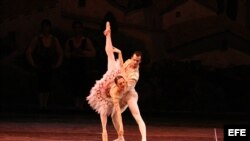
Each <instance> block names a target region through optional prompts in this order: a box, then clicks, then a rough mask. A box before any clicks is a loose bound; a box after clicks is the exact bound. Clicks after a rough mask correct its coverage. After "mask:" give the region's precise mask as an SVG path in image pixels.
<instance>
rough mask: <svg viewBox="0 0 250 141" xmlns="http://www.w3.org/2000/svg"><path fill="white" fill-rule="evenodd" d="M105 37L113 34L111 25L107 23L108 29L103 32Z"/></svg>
mask: <svg viewBox="0 0 250 141" xmlns="http://www.w3.org/2000/svg"><path fill="white" fill-rule="evenodd" d="M103 33H104V35H105V36H107V35H109V34H110V33H111V28H110V23H109V22H106V29H105V31H104V32H103Z"/></svg>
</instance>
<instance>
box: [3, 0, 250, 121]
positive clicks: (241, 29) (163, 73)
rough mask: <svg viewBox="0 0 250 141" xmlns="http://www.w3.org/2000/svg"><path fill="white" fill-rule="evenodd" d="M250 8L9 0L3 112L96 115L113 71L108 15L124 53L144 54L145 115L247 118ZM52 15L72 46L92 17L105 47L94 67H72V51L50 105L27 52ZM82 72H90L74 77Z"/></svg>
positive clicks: (154, 1) (90, 29)
mask: <svg viewBox="0 0 250 141" xmlns="http://www.w3.org/2000/svg"><path fill="white" fill-rule="evenodd" d="M249 4H250V2H249V0H246V1H245V0H223V1H219V0H177V1H174V0H170V1H160V0H136V1H129V0H127V1H126V0H125V1H123V2H121V1H118V0H104V1H98V0H94V1H92V0H78V1H70V0H62V1H58V0H38V1H36V2H30V1H28V0H23V1H19V0H2V1H1V4H0V5H1V6H0V9H1V19H0V26H1V27H0V28H1V36H0V55H1V56H0V57H1V58H0V59H1V60H0V61H1V64H0V65H1V69H0V78H1V85H0V113H1V114H2V115H8V114H10V115H11V114H22V115H23V114H24V115H25V114H36V113H37V114H38V113H44V114H59V115H60V114H62V115H63V114H79V115H81V114H93V113H94V111H92V110H91V109H90V107H89V106H88V104H87V103H86V100H85V98H86V96H87V95H88V91H89V90H90V88H91V87H92V86H93V84H94V83H95V80H98V79H100V78H101V77H102V75H103V73H104V72H105V69H106V58H105V57H106V56H105V53H104V43H105V42H104V37H103V34H102V31H103V25H104V23H105V20H110V21H111V24H112V25H111V26H112V37H113V42H114V45H115V46H117V47H118V48H120V49H121V50H122V51H123V53H124V58H126V59H127V58H128V57H129V55H130V54H131V53H132V52H133V51H135V50H142V52H143V55H144V56H143V62H142V64H141V67H140V80H139V82H138V84H137V86H136V90H137V91H138V93H139V101H138V103H139V106H140V109H141V112H142V114H144V115H162V116H163V115H168V116H173V115H174V116H178V117H182V116H183V115H185V116H197V117H198V116H202V117H208V118H233V119H237V120H242V119H244V120H247V117H249V108H248V107H249V106H250V32H249V31H250V26H249V25H250V21H249V19H250V12H249V11H250V5H249ZM43 19H49V20H50V21H51V22H52V28H53V29H52V34H53V35H54V36H56V37H57V38H58V40H59V42H60V45H61V48H62V50H63V51H65V46H66V41H67V39H68V38H69V37H71V35H72V32H73V31H72V29H71V23H72V21H75V20H78V21H81V22H82V23H83V27H84V30H83V32H84V36H86V37H88V38H89V39H90V41H91V43H92V45H93V47H94V48H95V50H96V56H95V57H93V58H91V59H90V60H89V62H88V63H89V64H90V65H89V66H88V68H81V67H80V66H79V68H78V67H75V68H73V67H71V65H70V63H69V60H68V59H67V58H66V57H65V52H64V55H63V58H64V59H63V62H62V64H61V65H60V67H58V68H57V69H54V70H53V73H52V77H51V80H49V86H50V88H51V89H50V94H49V96H48V101H47V104H46V106H44V105H41V97H40V92H39V86H40V83H39V77H38V74H37V71H36V69H34V68H32V67H31V66H30V65H29V63H28V61H27V56H26V52H27V48H28V46H29V44H30V42H31V40H32V38H33V37H34V36H35V35H36V34H37V33H38V32H39V29H40V22H41V21H42V20H43ZM113 32H114V33H113ZM80 68H81V69H83V70H84V71H83V73H84V76H79V77H77V76H76V77H75V76H74V77H73V75H74V72H75V71H76V70H78V69H80ZM80 74H81V73H80ZM45 77H46V76H45ZM79 78H80V80H79ZM76 79H77V80H76ZM81 80H82V81H81ZM75 81H77V84H80V85H81V86H82V89H79V90H78V88H76V84H75V83H74V82H75ZM79 92H81V93H80V94H79Z"/></svg>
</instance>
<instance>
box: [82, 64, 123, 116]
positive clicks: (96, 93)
mask: <svg viewBox="0 0 250 141" xmlns="http://www.w3.org/2000/svg"><path fill="white" fill-rule="evenodd" d="M119 73H120V65H119V61H116V64H114V67H113V68H112V69H110V70H108V71H107V72H106V73H105V74H104V75H103V77H102V78H101V79H100V80H97V81H96V83H95V85H94V87H92V88H91V90H90V94H89V96H88V97H87V98H86V99H87V101H88V103H89V105H90V106H91V107H92V109H94V110H95V111H96V112H97V113H99V114H105V115H107V116H109V115H110V114H111V113H112V110H113V102H112V99H111V97H110V96H108V94H107V93H108V92H109V88H110V86H111V85H112V84H114V79H115V77H116V76H117V75H118V74H119Z"/></svg>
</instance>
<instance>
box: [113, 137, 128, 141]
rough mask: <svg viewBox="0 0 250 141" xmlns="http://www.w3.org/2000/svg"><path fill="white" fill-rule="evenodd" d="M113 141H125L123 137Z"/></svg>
mask: <svg viewBox="0 0 250 141" xmlns="http://www.w3.org/2000/svg"><path fill="white" fill-rule="evenodd" d="M113 141H125V139H124V137H123V136H121V137H118V138H117V139H115V140H113Z"/></svg>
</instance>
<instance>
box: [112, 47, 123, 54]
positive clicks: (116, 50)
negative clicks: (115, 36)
mask: <svg viewBox="0 0 250 141" xmlns="http://www.w3.org/2000/svg"><path fill="white" fill-rule="evenodd" d="M113 49H114V52H116V53H121V50H120V49H118V48H116V47H113Z"/></svg>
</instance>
